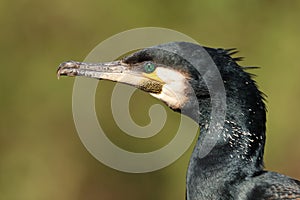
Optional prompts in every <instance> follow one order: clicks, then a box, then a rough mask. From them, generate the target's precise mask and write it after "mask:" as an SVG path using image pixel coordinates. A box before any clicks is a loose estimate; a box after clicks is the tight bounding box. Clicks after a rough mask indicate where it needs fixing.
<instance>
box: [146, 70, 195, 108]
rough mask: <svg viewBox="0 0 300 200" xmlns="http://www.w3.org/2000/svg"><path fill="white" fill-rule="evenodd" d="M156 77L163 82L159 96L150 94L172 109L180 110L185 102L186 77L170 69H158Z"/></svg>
mask: <svg viewBox="0 0 300 200" xmlns="http://www.w3.org/2000/svg"><path fill="white" fill-rule="evenodd" d="M156 74H157V76H158V77H159V78H160V79H161V80H162V81H164V82H165V84H164V85H163V88H162V91H161V93H159V94H155V93H150V94H151V95H152V96H153V97H155V98H157V99H160V100H162V101H164V102H165V103H167V105H168V106H169V107H171V108H173V109H178V108H182V106H183V105H184V104H185V102H186V101H187V91H188V89H189V83H188V81H187V79H188V78H187V76H186V75H184V74H183V73H180V72H178V71H174V70H172V69H168V68H163V67H158V68H156Z"/></svg>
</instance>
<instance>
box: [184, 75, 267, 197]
mask: <svg viewBox="0 0 300 200" xmlns="http://www.w3.org/2000/svg"><path fill="white" fill-rule="evenodd" d="M232 79H238V80H239V81H240V82H238V83H239V85H232V83H234V84H235V83H236V82H235V81H237V80H233V81H232V83H226V81H225V90H226V98H227V99H226V104H227V111H226V116H225V121H224V125H223V127H222V131H221V133H220V134H218V135H214V134H215V133H211V132H210V131H209V130H208V129H209V124H208V123H209V120H210V110H211V105H210V99H204V100H203V99H202V100H200V102H199V108H200V112H199V119H200V121H199V126H200V135H199V138H198V141H197V144H196V146H195V148H194V151H193V153H192V156H191V159H190V163H189V167H188V172H187V197H188V198H187V199H202V198H203V199H214V198H213V197H214V195H217V193H219V192H221V193H222V194H224V195H228V197H231V194H229V191H231V192H232V191H234V190H233V189H230V188H229V187H231V185H234V184H235V183H238V182H241V180H242V179H244V178H245V177H247V176H251V175H253V174H255V173H259V172H260V171H261V170H262V168H263V153H264V144H265V121H266V118H265V106H264V103H263V99H262V97H261V93H260V92H259V90H258V89H257V87H256V85H255V83H254V81H252V80H251V78H250V76H249V75H248V74H246V73H245V74H243V76H242V77H236V78H235V77H232ZM241 81H242V82H241ZM241 89H243V90H241ZM209 134H212V135H213V136H214V137H215V144H214V146H213V147H212V149H211V151H210V152H209V153H208V154H207V155H206V156H204V157H202V156H201V151H202V150H203V148H204V147H206V146H207V144H205V141H206V140H205V138H206V137H207V136H208V135H209ZM200 197H201V198H200ZM225 199H226V198H225Z"/></svg>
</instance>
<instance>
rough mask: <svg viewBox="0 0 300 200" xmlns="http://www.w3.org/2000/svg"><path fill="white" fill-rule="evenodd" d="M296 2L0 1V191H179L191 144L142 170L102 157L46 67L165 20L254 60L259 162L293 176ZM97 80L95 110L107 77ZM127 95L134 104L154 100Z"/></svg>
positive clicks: (109, 198)
mask: <svg viewBox="0 0 300 200" xmlns="http://www.w3.org/2000/svg"><path fill="white" fill-rule="evenodd" d="M299 10H300V1H297V0H290V1H284V0H281V1H280V0H272V1H271V0H268V1H267V0H253V1H239V0H228V1H218V2H216V1H198V0H193V1H185V2H184V1H182V2H179V1H178V2H176V1H170V0H165V1H158V0H156V1H147V2H143V1H138V0H134V1H130V2H126V1H113V0H112V1H101V0H100V1H89V0H88V1H78V0H73V1H70V0H65V1H59V0H52V1H38V0H19V1H8V0H2V1H0V25H1V31H0V48H1V54H0V63H1V79H0V91H1V98H0V106H1V118H0V199H5V200H14V199H16V200H17V199H22V200H35V199H36V200H40V199H43V200H44V199H45V200H47V199H49V200H50V199H57V200H76V199H87V200H94V199H105V200H114V199H130V200H134V199H145V200H148V199H149V200H153V199H170V200H171V199H184V193H185V173H186V167H187V163H188V160H189V156H190V153H191V150H192V148H190V150H189V152H187V153H185V154H184V156H183V157H181V158H180V159H179V160H178V161H177V162H175V163H174V164H172V165H171V166H169V167H167V168H164V169H162V170H160V171H156V172H152V173H147V174H127V173H122V172H118V171H115V170H113V169H110V168H108V167H106V166H104V165H102V164H101V163H100V162H98V161H97V160H96V159H94V158H93V157H92V156H91V155H90V154H89V153H88V151H87V150H86V149H85V147H84V146H83V145H82V143H81V141H80V140H79V137H78V135H77V133H76V130H75V126H74V123H73V118H72V109H71V106H72V101H71V100H72V86H73V81H74V80H73V79H71V78H62V79H61V80H59V81H58V80H57V78H56V74H55V72H56V69H57V66H58V65H59V63H61V62H63V61H66V60H70V59H72V60H79V61H81V60H83V59H84V58H85V56H86V55H87V54H88V53H89V52H90V51H91V50H92V49H93V48H94V47H95V46H96V45H97V44H98V43H99V42H101V41H103V40H104V39H106V38H108V37H109V36H111V35H114V34H116V33H119V32H121V31H124V30H127V29H131V28H136V27H144V26H158V27H165V28H171V29H175V30H177V31H180V32H183V33H185V34H187V35H189V36H191V37H193V38H194V39H196V40H197V41H198V42H199V43H200V44H203V45H205V46H211V47H224V48H231V47H237V48H238V49H239V50H240V53H239V54H238V56H245V57H246V58H245V59H244V61H242V62H240V64H241V65H249V66H261V67H262V68H261V69H259V70H255V71H252V72H253V73H255V74H257V75H258V77H257V78H256V81H257V82H258V84H259V86H260V89H261V90H262V91H263V92H264V93H266V94H267V95H268V98H267V101H268V102H267V105H268V110H269V112H268V121H267V136H268V138H267V144H266V152H265V162H266V167H267V169H270V170H275V171H278V172H281V173H283V174H286V175H289V176H293V177H295V178H298V179H300V170H299V169H300V133H299V128H298V125H299V124H300V105H299V99H300V79H299V73H300V65H299V60H298V58H299V55H298V54H299V47H298V46H299V44H300V37H299V35H300V25H299V21H298V20H299V19H300V12H299ZM101 87H102V88H99V89H98V93H97V99H99V100H103V101H104V103H103V104H102V103H98V104H97V110H98V111H99V113H98V115H99V117H101V115H102V114H103V113H104V115H105V112H104V111H102V112H101V109H102V107H104V106H105V105H106V104H107V103H105V101H106V100H105V98H104V97H106V96H107V98H108V97H109V95H110V92H111V88H112V87H113V85H112V84H111V83H107V82H103V84H102V86H101ZM99 90H100V91H99ZM100 92H101V93H102V94H103V96H99V93H100ZM135 95H136V99H135V100H133V101H135V102H136V103H135V104H140V102H147V106H148V103H149V104H151V103H152V102H155V103H157V102H158V101H156V100H154V99H153V98H151V97H149V96H148V95H145V94H144V93H136V94H135ZM132 107H133V111H132V112H133V113H132V115H133V117H134V118H135V119H140V122H139V123H141V124H143V123H145V124H147V123H148V121H149V119H148V115H147V109H145V110H143V111H142V113H140V111H139V112H138V111H137V109H135V108H134V106H132ZM142 108H143V106H139V108H138V109H142ZM143 115H145V116H146V117H145V118H144V119H143V118H140V116H143ZM169 115H170V116H171V118H172V117H173V118H174V120H175V121H176V118H178V115H176V114H174V113H172V112H169ZM103 120H107V122H106V124H107V123H108V124H109V120H110V118H109V117H107V118H105V116H104V119H103ZM103 123H105V121H104V122H103ZM113 127H114V126H113ZM113 127H110V128H111V129H112V130H113V129H114V128H113ZM108 128H109V127H108ZM175 128H176V127H175ZM169 132H172V129H170V127H169V128H168V127H167V128H166V133H169ZM162 134H163V133H162ZM113 137H114V136H112V138H113ZM115 139H118V137H115ZM119 139H120V137H119ZM161 141H163V142H165V139H164V138H163V139H162V140H161ZM166 141H167V140H166ZM163 142H162V143H163ZM117 143H120V145H122V144H123V145H125V146H126V145H127V146H128V144H131V143H126V142H124V141H123V142H122V140H120V141H117ZM134 144H136V145H138V143H136V142H135V143H134ZM147 145H148V144H147ZM152 145H153V147H155V144H152ZM129 146H130V145H129ZM148 147H149V146H147V148H148ZM150 147H151V145H150ZM147 150H149V149H147Z"/></svg>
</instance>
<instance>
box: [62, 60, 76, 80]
mask: <svg viewBox="0 0 300 200" xmlns="http://www.w3.org/2000/svg"><path fill="white" fill-rule="evenodd" d="M78 68H79V63H78V62H75V61H67V62H63V63H61V64H60V65H59V66H58V69H57V71H56V76H57V79H59V78H60V76H76V75H77V69H78Z"/></svg>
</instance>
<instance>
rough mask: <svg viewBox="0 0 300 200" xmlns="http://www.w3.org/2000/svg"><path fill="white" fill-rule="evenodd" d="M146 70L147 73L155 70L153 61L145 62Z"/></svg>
mask: <svg viewBox="0 0 300 200" xmlns="http://www.w3.org/2000/svg"><path fill="white" fill-rule="evenodd" d="M144 70H145V72H146V73H151V72H153V71H154V70H155V65H154V63H152V62H146V63H145V64H144Z"/></svg>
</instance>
